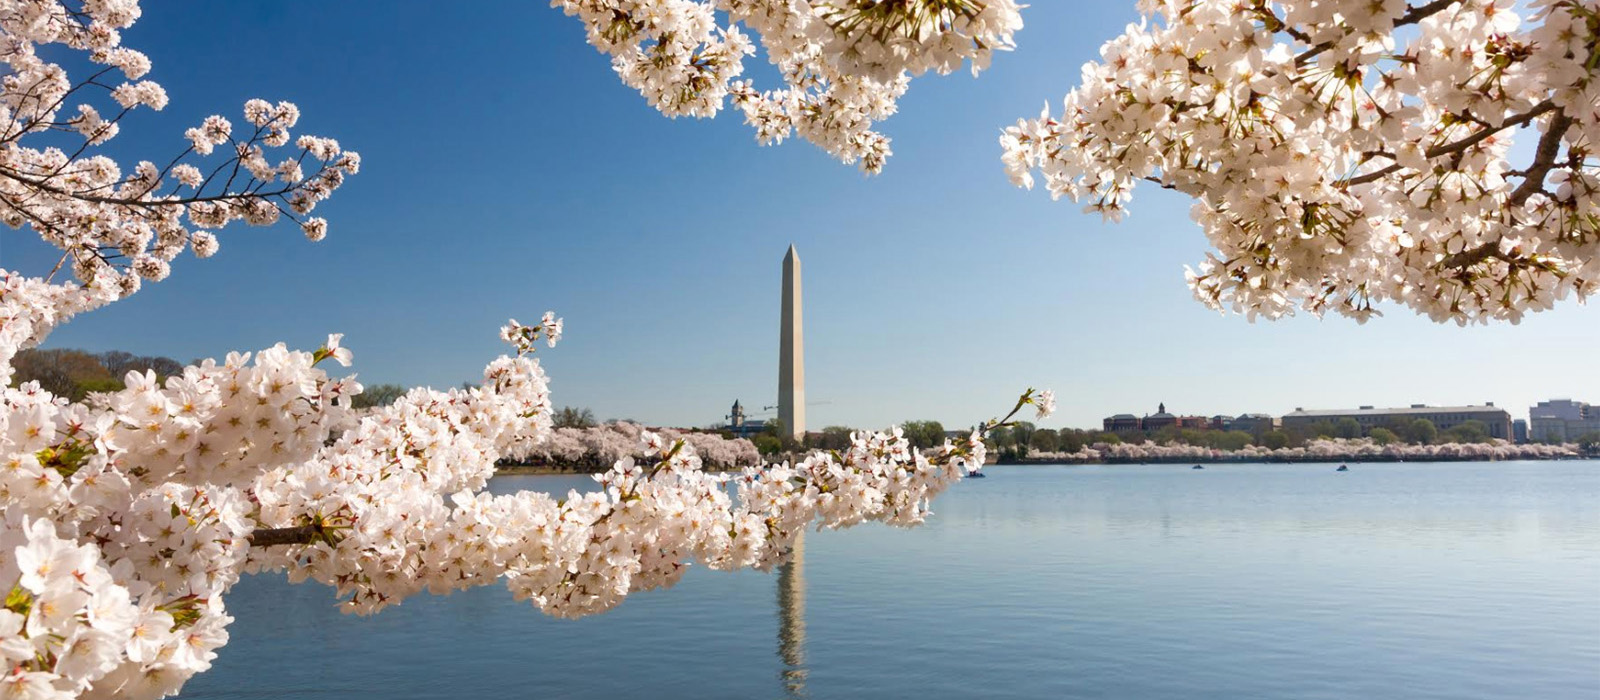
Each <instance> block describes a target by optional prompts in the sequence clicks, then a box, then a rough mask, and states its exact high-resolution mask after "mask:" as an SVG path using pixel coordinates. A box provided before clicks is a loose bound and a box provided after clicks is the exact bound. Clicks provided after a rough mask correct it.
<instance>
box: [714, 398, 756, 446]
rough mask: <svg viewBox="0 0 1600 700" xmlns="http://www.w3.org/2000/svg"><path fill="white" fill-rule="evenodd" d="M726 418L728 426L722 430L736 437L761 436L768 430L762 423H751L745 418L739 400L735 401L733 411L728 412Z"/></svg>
mask: <svg viewBox="0 0 1600 700" xmlns="http://www.w3.org/2000/svg"><path fill="white" fill-rule="evenodd" d="M725 418H727V420H728V424H727V425H724V426H722V430H725V431H727V432H730V433H733V436H734V437H742V438H747V437H754V436H756V435H760V434H761V431H763V430H766V428H767V426H766V425H765V424H762V423H751V422H750V421H749V419H748V418H747V417H746V416H745V414H744V406H742V405H740V404H739V400H738V399H734V401H733V409H732V410H730V411H728V415H727V416H725Z"/></svg>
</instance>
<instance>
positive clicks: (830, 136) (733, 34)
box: [550, 0, 1022, 172]
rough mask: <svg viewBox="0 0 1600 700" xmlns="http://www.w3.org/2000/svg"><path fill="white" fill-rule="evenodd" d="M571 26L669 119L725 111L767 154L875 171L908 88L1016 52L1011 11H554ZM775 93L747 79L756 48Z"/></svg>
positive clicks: (968, 2) (1016, 19)
mask: <svg viewBox="0 0 1600 700" xmlns="http://www.w3.org/2000/svg"><path fill="white" fill-rule="evenodd" d="M550 4H551V6H552V7H556V8H559V9H561V10H562V11H563V12H565V13H566V14H567V15H569V16H573V17H576V18H577V19H578V20H579V21H580V22H582V23H583V26H584V29H585V30H586V31H587V36H588V40H589V43H590V44H592V45H593V46H594V47H595V48H596V49H598V50H599V51H601V52H602V53H605V54H606V55H608V56H610V57H611V64H612V67H613V68H614V69H615V70H616V72H617V75H618V76H620V77H621V78H622V81H623V82H624V83H625V84H627V85H628V86H629V87H632V88H634V89H636V90H638V91H639V93H640V94H641V95H643V96H644V97H645V100H646V101H648V102H649V103H650V106H652V107H654V108H656V109H658V110H660V111H661V112H662V113H663V114H665V115H667V116H670V117H679V116H689V117H711V116H715V115H716V114H717V113H718V112H720V111H721V110H722V109H723V107H724V106H725V104H726V103H728V102H731V103H732V104H733V106H734V107H736V108H737V109H738V110H739V111H740V112H742V113H743V114H744V118H745V121H746V122H747V123H748V124H749V125H750V126H752V127H754V128H755V130H756V139H757V140H758V141H760V142H761V143H763V144H773V143H781V142H782V141H784V140H785V139H787V138H789V136H791V135H796V134H797V135H799V137H800V138H803V139H805V140H807V141H810V142H812V143H814V144H816V145H818V146H820V147H821V148H822V149H823V150H825V151H827V152H828V153H829V154H831V155H833V156H834V157H836V158H838V159H840V160H842V161H844V162H845V163H859V164H860V167H861V168H862V169H863V170H866V171H868V172H878V171H880V170H881V169H882V168H883V165H884V162H885V161H886V160H887V158H888V157H889V155H890V148H889V138H888V137H886V136H884V135H883V134H881V133H879V132H878V131H876V125H877V122H880V121H882V120H884V119H887V118H888V117H889V116H890V115H892V114H894V112H895V109H896V102H897V101H898V100H899V98H900V96H901V95H903V94H904V93H905V90H906V88H907V87H908V85H909V84H910V80H911V78H912V77H915V76H918V75H922V74H924V73H928V72H934V73H940V74H946V73H950V72H952V71H954V70H956V69H957V68H959V67H961V65H963V64H964V63H965V64H968V65H970V66H971V68H972V70H973V72H974V73H976V72H978V71H980V70H982V69H983V68H985V67H987V66H988V64H989V61H990V59H991V57H992V56H993V53H994V52H995V51H997V50H1002V51H1003V50H1008V49H1010V48H1011V47H1012V46H1013V41H1012V35H1013V34H1015V33H1016V32H1017V31H1018V30H1020V29H1021V28H1022V16H1021V8H1022V6H1021V5H1018V4H1017V3H1016V2H1015V1H1014V0H799V1H795V0H551V3H550ZM758 44H759V47H760V50H761V51H762V52H763V53H764V54H765V56H766V58H767V60H768V61H769V62H771V63H772V64H773V65H774V66H776V67H777V68H778V72H779V73H780V75H781V79H782V81H783V84H782V86H780V87H776V88H775V89H757V87H756V86H755V83H754V82H753V81H751V80H749V79H745V78H742V76H743V75H744V61H745V58H746V57H749V56H753V55H755V54H756V51H757V46H758Z"/></svg>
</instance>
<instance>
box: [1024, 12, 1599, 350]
mask: <svg viewBox="0 0 1600 700" xmlns="http://www.w3.org/2000/svg"><path fill="white" fill-rule="evenodd" d="M1139 7H1140V10H1141V12H1142V13H1143V14H1144V15H1145V20H1144V21H1142V22H1140V23H1139V24H1137V25H1130V26H1129V27H1128V28H1127V30H1126V32H1125V33H1124V34H1123V35H1122V36H1120V37H1118V38H1116V39H1114V40H1112V41H1110V42H1108V43H1107V44H1105V45H1104V46H1103V47H1102V48H1101V50H1100V57H1101V59H1100V60H1099V61H1096V62H1091V63H1089V64H1087V65H1085V66H1084V67H1083V70H1082V80H1081V83H1080V85H1079V86H1078V87H1077V88H1076V89H1074V90H1073V91H1072V92H1071V93H1070V94H1068V95H1067V97H1066V100H1065V102H1064V104H1063V105H1062V108H1061V110H1060V111H1059V112H1058V113H1054V114H1053V113H1052V112H1051V111H1050V109H1049V107H1048V106H1047V107H1046V109H1045V112H1044V113H1042V114H1041V115H1040V116H1039V117H1038V118H1035V119H1024V120H1021V121H1019V122H1018V123H1017V125H1016V126H1014V127H1011V128H1008V129H1006V130H1005V132H1004V134H1003V135H1002V137H1001V146H1002V149H1003V160H1004V162H1005V166H1006V169H1007V171H1008V172H1009V173H1010V176H1011V178H1012V180H1013V181H1014V182H1015V183H1016V184H1018V185H1020V186H1024V187H1031V186H1032V185H1033V183H1034V175H1035V173H1037V174H1039V175H1042V177H1043V179H1044V184H1045V186H1046V187H1047V188H1048V190H1049V191H1050V193H1051V194H1052V195H1053V196H1055V197H1069V198H1071V199H1074V200H1079V201H1083V202H1086V210H1087V211H1091V212H1098V213H1100V214H1102V215H1103V216H1104V217H1105V218H1107V219H1110V220H1117V219H1119V218H1120V217H1121V216H1122V215H1123V213H1124V212H1125V210H1126V206H1127V202H1128V199H1129V195H1130V193H1131V191H1132V189H1133V187H1134V185H1135V184H1136V183H1138V182H1139V181H1140V180H1148V181H1152V182H1154V183H1156V184H1158V185H1159V186H1161V187H1163V188H1167V189H1171V190H1176V191H1178V192H1180V193H1183V194H1185V195H1188V196H1190V197H1192V198H1194V200H1195V204H1194V207H1193V209H1192V215H1193V218H1194V219H1195V221H1197V222H1198V223H1199V224H1200V225H1201V226H1202V228H1203V229H1204V231H1205V234H1206V237H1207V238H1208V239H1209V241H1210V243H1211V245H1212V246H1213V247H1214V248H1215V250H1214V252H1211V253H1209V254H1208V255H1207V257H1206V260H1205V261H1204V262H1202V263H1201V264H1200V265H1199V266H1198V269H1196V270H1191V271H1190V273H1189V282H1190V285H1191V287H1192V289H1193V291H1194V293H1195V296H1196V297H1197V298H1198V299H1199V300H1200V301H1202V302H1204V303H1206V304H1208V305H1210V306H1212V307H1213V308H1217V309H1219V310H1220V309H1232V310H1234V311H1236V312H1241V313H1244V314H1247V315H1249V316H1251V317H1252V318H1253V317H1255V316H1256V315H1262V316H1265V317H1268V318H1275V317H1278V316H1281V315H1284V314H1289V313H1293V312H1294V310H1295V309H1296V308H1297V307H1298V308H1300V309H1304V310H1307V311H1310V312H1312V313H1315V314H1319V315H1320V314H1322V313H1325V312H1329V311H1332V312H1335V313H1339V314H1343V315H1347V316H1350V317H1354V318H1356V319H1358V320H1365V319H1367V318H1368V317H1369V316H1371V315H1373V314H1375V313H1377V310H1376V309H1375V308H1374V307H1375V305H1376V304H1379V303H1382V302H1392V303H1396V304H1401V305H1404V306H1407V307H1410V308H1412V309H1414V310H1416V311H1418V312H1420V313H1422V314H1425V315H1428V316H1429V317H1431V318H1433V319H1435V320H1441V321H1442V320H1452V321H1456V322H1458V323H1463V324H1464V323H1469V322H1487V321H1489V320H1495V319H1504V320H1511V321H1516V320H1518V319H1520V318H1521V317H1522V316H1523V315H1524V314H1525V313H1527V312H1530V311H1538V310H1543V309H1547V308H1550V307H1551V306H1552V305H1553V304H1555V303H1556V302H1557V301H1559V300H1562V299H1565V298H1567V297H1573V296H1575V297H1577V298H1578V299H1583V298H1585V297H1587V296H1589V295H1591V294H1593V293H1595V291H1596V290H1597V289H1600V199H1597V196H1600V162H1597V160H1596V154H1595V147H1596V144H1597V143H1600V79H1597V75H1600V73H1597V70H1596V65H1597V64H1596V61H1597V60H1600V2H1597V0H1533V1H1532V2H1528V3H1511V2H1506V1H1505V0H1458V1H1455V2H1429V3H1424V4H1416V5H1408V4H1407V3H1406V2H1404V1H1403V0H1384V1H1379V2H1371V1H1369V0H1141V1H1140V3H1139ZM1517 138H1528V139H1530V141H1533V142H1534V144H1533V149H1532V155H1531V156H1525V157H1522V158H1521V159H1520V161H1521V162H1513V161H1514V160H1518V159H1514V158H1513V157H1512V156H1513V154H1512V153H1511V149H1512V143H1513V141H1514V140H1515V139H1517Z"/></svg>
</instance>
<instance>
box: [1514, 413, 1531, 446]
mask: <svg viewBox="0 0 1600 700" xmlns="http://www.w3.org/2000/svg"><path fill="white" fill-rule="evenodd" d="M1511 437H1512V438H1513V440H1514V441H1515V442H1516V443H1517V444H1519V445H1520V444H1522V443H1524V442H1527V441H1528V421H1525V420H1523V419H1521V418H1518V419H1516V420H1513V421H1511Z"/></svg>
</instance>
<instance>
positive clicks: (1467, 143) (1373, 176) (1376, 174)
mask: <svg viewBox="0 0 1600 700" xmlns="http://www.w3.org/2000/svg"><path fill="white" fill-rule="evenodd" d="M1555 108H1556V105H1555V103H1554V102H1551V101H1550V100H1545V101H1543V102H1540V103H1539V104H1537V105H1535V106H1534V107H1533V109H1530V110H1528V111H1526V112H1523V113H1522V114H1518V115H1516V116H1514V117H1511V118H1510V119H1507V120H1505V121H1503V122H1501V123H1500V126H1499V127H1497V128H1493V129H1484V130H1482V131H1479V132H1476V133H1474V134H1473V135H1471V136H1468V137H1466V138H1464V139H1461V140H1459V141H1452V142H1450V143H1447V144H1444V145H1442V146H1434V147H1433V148H1430V149H1428V150H1427V151H1426V152H1424V153H1423V155H1424V156H1426V157H1428V158H1438V157H1440V156H1447V155H1450V154H1453V153H1460V152H1462V151H1465V150H1467V149H1468V148H1471V147H1473V146H1476V145H1478V144H1479V143H1482V142H1483V141H1484V140H1486V139H1488V138H1489V137H1490V136H1494V135H1495V134H1498V133H1500V132H1502V131H1505V130H1506V129H1510V128H1512V127H1517V126H1522V125H1523V124H1526V123H1528V122H1531V121H1533V120H1534V119H1537V118H1539V116H1540V115H1542V114H1544V113H1545V112H1549V111H1551V110H1553V109H1555ZM1551 126H1552V127H1554V126H1555V125H1554V123H1552V124H1551ZM1562 130H1563V131H1565V127H1563V129H1562ZM1552 157H1554V156H1552ZM1404 168H1405V166H1402V165H1400V164H1399V163H1395V164H1393V165H1390V166H1388V167H1386V168H1382V169H1379V170H1374V171H1372V172H1370V173H1367V174H1365V175H1358V176H1356V177H1352V178H1348V179H1345V180H1341V181H1339V182H1336V183H1334V185H1335V186H1337V187H1351V186H1354V185H1364V184H1366V183H1369V182H1373V181H1375V180H1381V179H1383V178H1384V177H1387V176H1389V175H1391V174H1394V173H1396V172H1399V171H1400V170H1403V169H1404Z"/></svg>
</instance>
